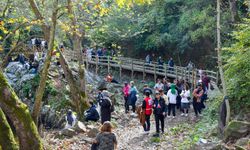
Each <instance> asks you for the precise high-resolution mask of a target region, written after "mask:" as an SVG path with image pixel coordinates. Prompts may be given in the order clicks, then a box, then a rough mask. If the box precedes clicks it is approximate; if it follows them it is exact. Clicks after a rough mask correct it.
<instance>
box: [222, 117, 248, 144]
mask: <svg viewBox="0 0 250 150" xmlns="http://www.w3.org/2000/svg"><path fill="white" fill-rule="evenodd" d="M249 133H250V123H249V122H244V121H231V122H230V123H229V125H228V126H227V127H226V129H225V138H224V139H225V141H229V140H237V139H239V138H241V137H244V136H246V135H248V134H249Z"/></svg>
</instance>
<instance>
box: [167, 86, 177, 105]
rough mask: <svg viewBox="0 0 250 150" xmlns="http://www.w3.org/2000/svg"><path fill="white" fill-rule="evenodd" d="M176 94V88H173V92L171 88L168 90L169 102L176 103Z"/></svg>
mask: <svg viewBox="0 0 250 150" xmlns="http://www.w3.org/2000/svg"><path fill="white" fill-rule="evenodd" d="M177 94H178V92H177V90H175V94H172V93H171V89H170V90H168V93H167V97H168V99H169V103H170V104H176V98H177Z"/></svg>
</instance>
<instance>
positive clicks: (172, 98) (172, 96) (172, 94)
mask: <svg viewBox="0 0 250 150" xmlns="http://www.w3.org/2000/svg"><path fill="white" fill-rule="evenodd" d="M175 88H176V86H175V84H171V85H170V89H169V90H168V93H167V97H168V99H169V105H168V117H170V115H171V111H172V114H173V118H175V107H176V98H177V95H178V92H177V90H176V89H175Z"/></svg>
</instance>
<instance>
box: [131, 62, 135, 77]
mask: <svg viewBox="0 0 250 150" xmlns="http://www.w3.org/2000/svg"><path fill="white" fill-rule="evenodd" d="M131 62H132V71H131V79H132V80H133V79H134V64H133V63H134V61H133V59H132V61H131Z"/></svg>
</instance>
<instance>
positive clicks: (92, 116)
mask: <svg viewBox="0 0 250 150" xmlns="http://www.w3.org/2000/svg"><path fill="white" fill-rule="evenodd" d="M99 118H100V116H99V113H98V112H97V110H96V106H95V105H93V106H91V107H90V108H89V109H88V110H87V114H86V120H92V121H97V120H99Z"/></svg>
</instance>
